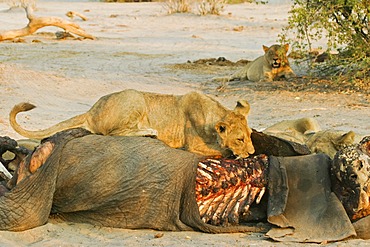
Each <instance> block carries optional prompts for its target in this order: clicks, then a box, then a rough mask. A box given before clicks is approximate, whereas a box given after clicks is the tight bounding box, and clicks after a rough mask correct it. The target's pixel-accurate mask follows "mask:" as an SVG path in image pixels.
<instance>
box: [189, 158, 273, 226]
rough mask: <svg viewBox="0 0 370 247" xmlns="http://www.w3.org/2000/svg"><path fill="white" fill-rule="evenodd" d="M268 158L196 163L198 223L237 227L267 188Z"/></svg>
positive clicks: (215, 160)
mask: <svg viewBox="0 0 370 247" xmlns="http://www.w3.org/2000/svg"><path fill="white" fill-rule="evenodd" d="M267 168H268V157H267V156H266V155H263V154H262V155H257V156H254V157H248V158H245V159H238V160H233V159H225V158H222V159H205V160H202V161H201V162H199V164H198V167H197V178H196V188H195V191H196V200H197V203H198V208H199V213H200V216H201V218H202V220H203V221H204V222H206V223H209V224H213V225H229V224H233V225H235V224H238V223H239V217H240V216H241V215H243V214H246V213H247V212H248V210H249V208H250V206H251V205H252V203H253V202H256V203H259V202H260V200H261V198H262V196H263V194H264V192H265V190H266V186H267V171H268V169H267Z"/></svg>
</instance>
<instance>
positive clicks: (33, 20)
mask: <svg viewBox="0 0 370 247" xmlns="http://www.w3.org/2000/svg"><path fill="white" fill-rule="evenodd" d="M25 10H26V15H27V18H28V20H29V22H28V25H27V26H26V27H24V28H21V29H16V30H10V31H5V32H2V33H0V41H4V40H11V39H14V38H18V37H23V36H27V35H31V34H33V33H35V32H36V31H37V30H38V29H40V28H42V27H46V26H55V27H60V28H62V29H64V30H65V31H66V32H70V33H73V34H76V35H78V36H81V37H84V38H87V39H95V37H94V36H92V35H90V34H88V33H86V32H85V31H84V30H83V29H81V28H80V26H79V25H77V24H75V23H73V22H69V21H67V20H63V19H62V18H59V17H36V16H34V14H33V9H32V7H31V6H30V5H28V6H26V7H25Z"/></svg>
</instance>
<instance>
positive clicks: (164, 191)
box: [0, 129, 261, 233]
mask: <svg viewBox="0 0 370 247" xmlns="http://www.w3.org/2000/svg"><path fill="white" fill-rule="evenodd" d="M198 158H199V157H198V156H196V155H194V154H191V153H189V152H185V151H182V150H176V149H172V148H169V147H168V146H167V145H165V144H163V143H162V142H160V141H158V140H155V139H151V138H147V137H114V136H99V135H91V134H89V133H87V131H86V130H82V129H73V130H68V131H64V132H60V133H58V134H56V135H54V136H52V137H50V138H48V139H45V140H44V141H43V142H42V144H41V145H40V146H39V147H38V148H37V149H36V151H34V152H33V154H32V155H29V156H28V157H27V158H26V159H25V160H24V161H23V162H22V163H21V164H20V166H19V169H18V171H17V174H16V176H14V177H13V180H16V181H17V182H16V186H15V187H13V188H11V190H10V191H9V192H8V193H5V195H3V196H2V197H0V229H1V230H13V231H20V230H26V229H29V228H33V227H37V226H40V225H42V224H45V223H46V222H47V220H48V217H49V215H50V214H54V215H56V216H57V217H60V218H61V219H64V220H67V221H74V222H84V223H91V224H94V225H99V226H109V227H118V228H129V229H138V228H151V229H158V230H173V231H177V230H199V231H203V232H209V233H221V232H245V231H251V230H254V231H260V230H261V229H260V228H257V227H256V228H254V227H248V226H229V227H219V226H212V225H209V224H206V223H204V222H203V221H202V220H201V218H200V214H199V210H198V206H197V203H196V196H195V179H196V169H197V164H198Z"/></svg>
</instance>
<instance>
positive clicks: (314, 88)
mask: <svg viewBox="0 0 370 247" xmlns="http://www.w3.org/2000/svg"><path fill="white" fill-rule="evenodd" d="M249 62H250V61H248V60H243V59H242V60H238V61H236V62H233V61H230V60H227V59H226V58H224V57H218V58H205V59H198V60H195V61H190V60H188V61H187V62H186V63H180V64H174V65H169V66H167V67H168V68H170V69H173V70H187V72H188V73H196V74H210V75H213V76H214V75H218V76H225V75H231V74H232V73H234V72H235V71H237V70H239V69H241V68H242V67H243V66H245V65H246V64H248V63H249ZM208 84H209V85H210V84H212V83H208ZM238 85H239V83H238V81H235V82H228V83H227V86H225V85H222V86H219V89H220V88H222V90H227V88H228V89H229V90H233V89H235V87H237V86H238ZM216 86H217V85H216ZM243 87H248V88H250V89H253V90H255V91H271V90H274V91H276V90H281V91H290V92H320V93H345V94H349V93H363V94H370V83H369V82H367V81H366V80H361V79H353V80H352V81H348V80H345V79H341V78H335V79H331V78H327V77H323V78H314V77H310V76H301V77H296V78H294V79H291V80H284V79H281V80H279V81H273V82H259V83H254V82H250V81H243Z"/></svg>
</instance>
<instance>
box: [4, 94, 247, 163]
mask: <svg viewBox="0 0 370 247" xmlns="http://www.w3.org/2000/svg"><path fill="white" fill-rule="evenodd" d="M34 107H35V106H34V105H32V104H29V103H20V104H18V105H16V106H14V107H13V109H12V110H11V112H10V115H9V119H10V124H11V126H12V127H13V128H14V130H15V131H17V132H18V133H19V134H21V135H22V136H25V137H28V138H31V139H43V138H45V137H48V136H51V135H53V134H55V133H57V132H59V131H62V130H66V129H71V128H77V127H82V128H85V129H87V130H89V131H91V132H92V133H95V134H102V135H112V136H156V137H157V138H158V139H159V140H161V141H163V142H165V143H166V144H167V145H169V146H170V147H173V148H185V149H186V150H188V151H190V152H193V153H198V154H202V155H206V156H220V155H222V156H227V155H229V152H230V150H231V151H232V152H233V154H234V155H235V156H238V157H242V158H245V157H248V156H249V154H252V153H254V147H253V144H252V141H251V132H252V130H251V129H250V128H249V126H248V123H247V115H248V113H249V110H250V106H249V103H248V102H247V101H238V103H237V105H236V107H235V109H234V110H228V109H226V108H225V107H223V106H222V105H221V104H220V103H219V102H217V101H216V100H214V99H212V98H210V97H209V96H206V95H204V94H200V93H197V92H191V93H188V94H185V95H182V96H175V95H164V94H155V93H148V92H140V91H136V90H132V89H130V90H124V91H121V92H116V93H112V94H109V95H106V96H103V97H102V98H100V99H99V100H98V101H97V102H96V103H95V104H94V105H93V106H92V108H91V109H90V110H89V111H87V112H86V113H83V114H81V115H77V116H75V117H72V118H70V119H68V120H65V121H63V122H60V123H58V124H56V125H54V126H52V127H50V128H47V129H45V130H39V131H29V130H25V129H24V128H22V127H21V126H20V125H19V124H18V123H17V122H16V115H17V114H18V113H19V112H24V111H29V110H31V109H33V108H34Z"/></svg>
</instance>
